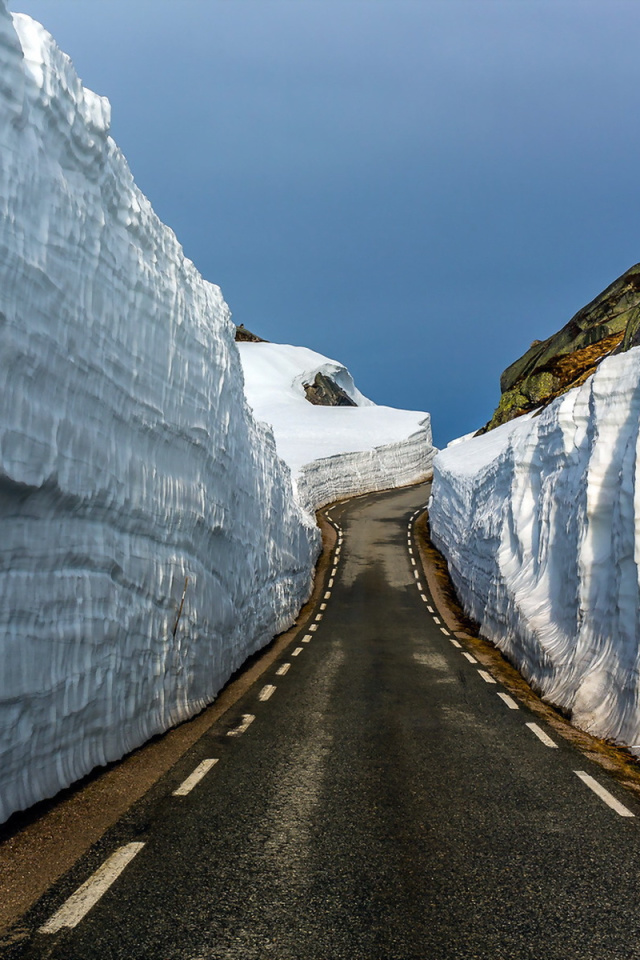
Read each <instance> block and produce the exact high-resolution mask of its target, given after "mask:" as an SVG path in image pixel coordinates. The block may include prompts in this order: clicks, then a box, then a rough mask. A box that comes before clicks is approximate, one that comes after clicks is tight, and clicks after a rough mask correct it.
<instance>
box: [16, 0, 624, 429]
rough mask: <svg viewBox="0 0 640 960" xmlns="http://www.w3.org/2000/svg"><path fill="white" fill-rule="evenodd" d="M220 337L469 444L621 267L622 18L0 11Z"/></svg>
mask: <svg viewBox="0 0 640 960" xmlns="http://www.w3.org/2000/svg"><path fill="white" fill-rule="evenodd" d="M12 6H13V9H16V10H21V11H22V12H25V13H29V14H31V15H32V16H34V17H36V19H38V20H40V21H41V22H43V23H44V24H45V26H46V27H47V28H48V29H49V30H50V31H51V32H52V33H53V35H54V36H55V38H56V40H57V41H58V43H59V45H60V46H61V47H62V48H63V49H64V50H65V51H66V52H67V53H68V54H69V55H70V56H71V58H72V60H73V61H74V63H75V66H76V68H77V70H78V73H79V74H80V76H81V77H82V78H83V80H84V82H85V83H86V85H87V86H89V87H91V88H92V89H93V90H95V91H96V92H98V93H101V94H104V95H106V96H108V97H109V99H110V100H111V103H112V107H113V126H112V131H113V135H114V137H115V139H116V140H117V142H118V144H119V145H120V146H121V148H122V149H123V151H124V152H125V154H126V156H127V158H128V160H129V163H130V165H131V168H132V171H133V174H134V176H135V178H136V180H137V182H138V184H139V186H140V188H141V189H142V190H143V191H144V192H145V193H146V194H147V196H148V197H149V198H150V200H151V202H152V203H153V205H154V207H155V209H156V211H157V212H158V214H159V215H160V217H161V218H162V219H163V220H164V221H165V222H166V223H167V224H169V225H170V226H171V227H172V228H173V229H174V230H175V232H176V234H177V236H178V238H179V240H180V241H181V243H182V244H183V246H184V249H185V251H186V253H187V255H188V256H189V257H191V258H192V259H193V260H194V262H195V263H196V265H197V267H198V268H199V270H200V271H201V272H202V273H203V274H204V276H205V277H207V278H208V279H209V280H212V281H213V282H215V283H219V284H220V286H221V287H222V290H223V293H224V295H225V298H226V299H227V301H228V303H229V305H230V307H231V309H232V311H233V314H234V319H235V320H236V322H238V323H240V322H243V323H244V324H245V325H246V326H247V327H249V328H250V329H252V330H255V331H256V332H257V333H260V334H261V335H262V336H264V337H266V338H268V339H271V340H276V341H281V342H285V343H294V344H303V345H305V346H309V347H312V348H314V349H316V350H319V351H320V352H322V353H325V354H327V355H328V356H330V357H333V358H335V359H337V360H340V361H342V362H344V363H346V364H347V366H348V367H349V368H350V369H351V371H352V373H353V375H354V377H355V379H356V383H357V384H358V386H359V387H360V389H361V390H362V391H363V392H364V393H366V394H368V395H369V396H370V397H371V398H372V399H373V400H375V401H376V402H378V403H388V404H391V405H393V406H399V407H408V408H414V409H426V410H429V411H430V412H431V414H432V419H433V426H434V436H435V439H436V442H437V443H438V444H439V445H444V444H445V443H446V442H447V441H448V440H450V439H452V438H453V437H455V436H457V435H459V434H462V433H466V432H468V431H470V430H472V429H474V428H476V427H477V426H479V425H481V424H482V423H483V422H485V421H486V420H487V419H488V418H489V416H490V415H491V412H492V409H493V407H494V405H495V404H496V402H497V400H498V396H499V375H500V373H501V371H502V370H503V368H504V367H505V366H507V365H508V364H509V363H510V362H511V361H513V360H514V359H515V358H516V357H517V356H519V355H520V354H521V353H522V352H523V351H524V350H525V349H526V348H527V347H528V346H529V343H530V342H531V341H532V340H533V339H543V338H544V337H546V336H549V334H551V333H552V332H554V331H555V330H556V329H558V328H559V327H560V326H562V325H563V324H564V323H565V322H566V321H567V320H568V319H569V318H570V316H571V315H572V314H573V313H575V312H576V311H577V310H578V309H579V308H580V307H581V306H583V305H584V304H585V303H586V302H587V301H589V300H590V299H592V297H594V296H595V295H596V294H597V293H598V292H599V291H600V290H601V289H602V288H603V287H605V286H606V285H607V284H608V283H610V282H611V281H612V280H613V279H615V277H617V276H618V275H619V274H620V273H622V272H623V271H624V270H625V269H627V267H629V266H631V264H633V263H635V262H636V261H638V260H640V244H639V242H638V234H639V229H638V225H637V220H638V206H639V204H638V188H639V183H640V164H639V160H640V149H639V148H640V110H639V106H640V103H639V100H640V57H639V56H638V40H639V38H640V29H639V28H640V4H638V3H636V2H633V0H607V2H606V3H605V2H602V0H573V2H567V0H444V2H432V0H91V2H87V0H13V4H12Z"/></svg>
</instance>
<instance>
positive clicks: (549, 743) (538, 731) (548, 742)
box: [525, 723, 558, 750]
mask: <svg viewBox="0 0 640 960" xmlns="http://www.w3.org/2000/svg"><path fill="white" fill-rule="evenodd" d="M525 726H526V727H529V730H531V733H535V735H536V737H537V738H538V740H540V741H541V742H542V743H544V745H545V747H553V748H554V749H555V750H557V749H558V744H557V743H554V742H553V740H552V739H551V737H550V736H548V735H547V734H546V733H545V732H544V730H543V729H542V727H539V726H538V724H537V723H526V724H525Z"/></svg>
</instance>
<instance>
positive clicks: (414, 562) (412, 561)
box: [411, 557, 416, 567]
mask: <svg viewBox="0 0 640 960" xmlns="http://www.w3.org/2000/svg"><path fill="white" fill-rule="evenodd" d="M411 563H412V565H413V566H414V567H415V565H416V561H415V560H414V558H413V557H411Z"/></svg>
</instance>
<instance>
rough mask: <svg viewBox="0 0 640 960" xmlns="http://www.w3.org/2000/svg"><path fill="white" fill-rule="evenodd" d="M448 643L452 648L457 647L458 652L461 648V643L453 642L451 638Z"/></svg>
mask: <svg viewBox="0 0 640 960" xmlns="http://www.w3.org/2000/svg"><path fill="white" fill-rule="evenodd" d="M449 643H452V644H453V645H454V647H457V648H458V650H460V649H461V647H462V644H461V643H458V641H457V640H454V639H453V637H449Z"/></svg>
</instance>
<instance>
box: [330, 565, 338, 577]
mask: <svg viewBox="0 0 640 960" xmlns="http://www.w3.org/2000/svg"><path fill="white" fill-rule="evenodd" d="M337 572H338V568H337V567H334V568H333V570H332V571H331V576H332V577H335V575H336V573H337Z"/></svg>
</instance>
